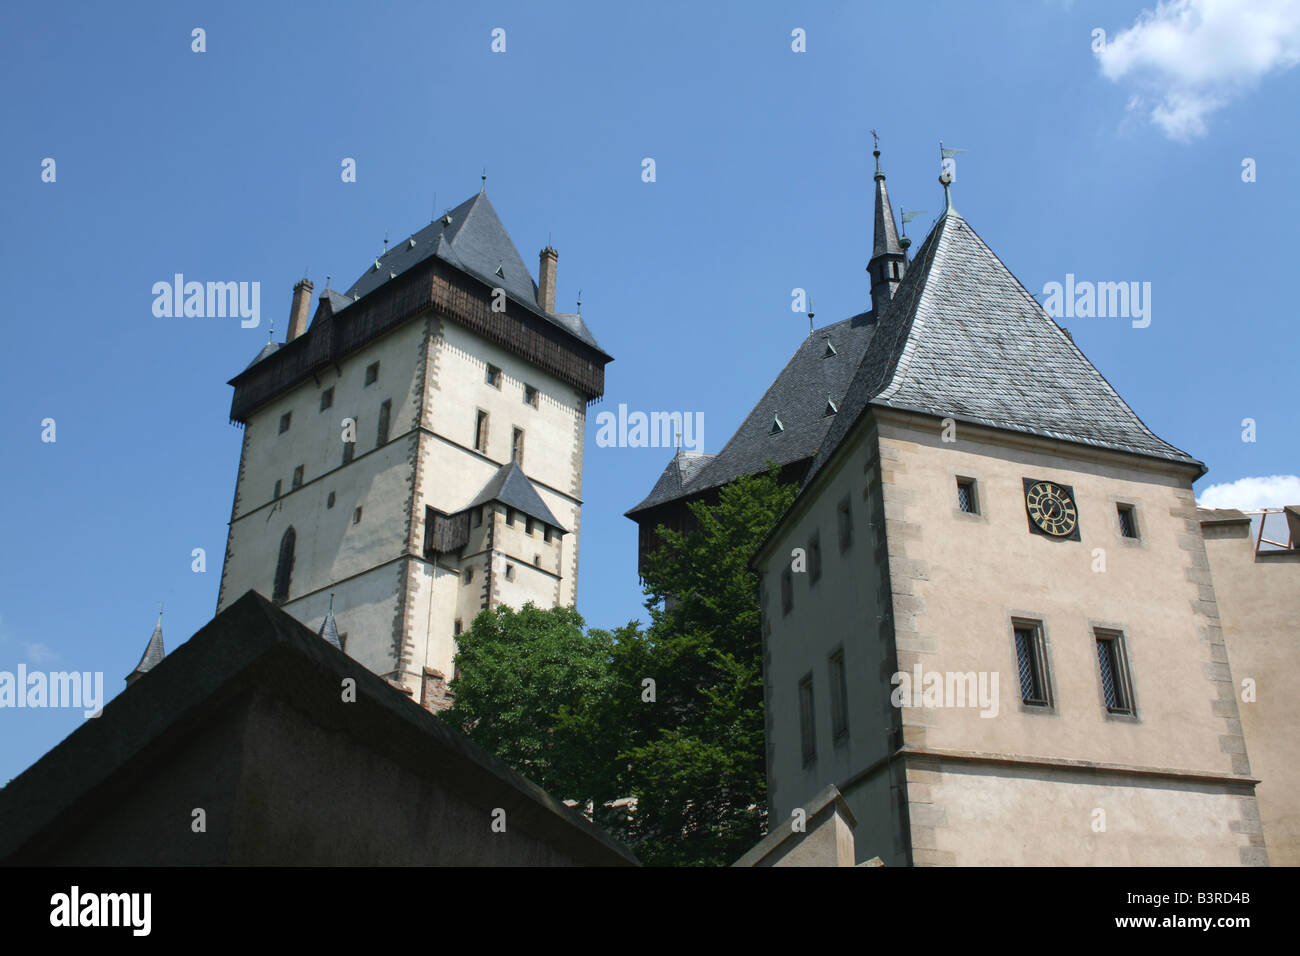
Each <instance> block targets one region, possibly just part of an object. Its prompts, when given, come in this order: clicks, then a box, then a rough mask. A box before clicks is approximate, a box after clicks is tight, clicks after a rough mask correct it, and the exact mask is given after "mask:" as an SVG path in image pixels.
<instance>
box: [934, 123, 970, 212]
mask: <svg viewBox="0 0 1300 956" xmlns="http://www.w3.org/2000/svg"><path fill="white" fill-rule="evenodd" d="M964 152H966V150H964V149H945V148H944V145H943V140H939V165H940V166H941V167H942V171H941V172H940V173H939V182H941V183H942V184H943V205H944V210H943V214H944V215H945V216H947V215H954V216H955V215H956V214H957V210H956V209H954V208H953V207H952V192H951V190H950V189H949V188H948V187H950V186H951V185H952V181H953V180H954V179H955V178H956V177H955V176H954V175H953V172H952V170H953V167H951V166H949V165H948V161H949V160H951V159H953V157H955V156H956V155H957V154H958V153H964Z"/></svg>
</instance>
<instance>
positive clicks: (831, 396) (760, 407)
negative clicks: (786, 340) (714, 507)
mask: <svg viewBox="0 0 1300 956" xmlns="http://www.w3.org/2000/svg"><path fill="white" fill-rule="evenodd" d="M872 319H873V316H872V314H871V313H870V312H863V313H862V314H860V315H855V316H854V317H853V318H851V319H845V320H844V321H842V322H837V323H835V324H834V325H828V326H826V327H825V328H821V329H818V330H817V331H816V332H814V333H812V334H811V335H809V336H808V337H807V338H806V339H804V340H803V342H802V343H801V344H800V345H799V348H798V349H797V350H796V351H795V353H794V355H793V356H792V357H791V358H790V361H789V362H787V363H786V366H785V368H784V369H782V370H781V374H780V375H778V376H777V377H776V381H774V382H773V383H772V384H771V386H770V387H769V388H768V390H767V391H766V392H765V393H764V394H763V397H762V398H761V399H760V400H759V402H758V404H757V405H755V406H754V408H753V409H752V410H751V411H750V413H749V415H748V417H746V419H745V420H744V422H742V423H741V425H740V427H739V428H738V429H736V433H735V434H734V435H732V436H731V440H730V441H728V442H727V444H726V445H724V446H723V447H722V451H720V452H718V454H717V455H703V456H699V457H698V458H697V459H681V460H679V458H678V457H676V456H675V457H674V458H673V460H672V461H670V462H669V463H668V467H667V468H665V469H664V472H663V474H661V475H660V476H659V480H658V481H657V482H656V483H655V486H654V488H653V489H652V490H651V492H650V494H649V495H648V496H647V497H646V498H645V500H644V501H642V502H641V503H640V504H639V505H637V506H636V507H635V508H633V509H631V510H630V511H628V512H627V515H628V516H629V517H631V516H633V515H635V514H637V513H638V512H641V511H644V510H646V509H648V508H653V507H655V506H656V505H661V504H664V503H665V502H668V501H672V500H674V499H677V498H682V497H686V496H691V495H696V494H698V493H700V492H702V491H706V490H707V489H709V488H716V487H719V486H721V485H725V484H726V483H727V482H729V481H734V480H735V479H737V478H739V477H741V476H742V475H752V474H755V473H756V472H760V471H763V470H764V468H765V467H766V465H767V462H768V460H769V459H770V460H771V461H774V462H776V463H777V464H778V465H788V464H790V463H791V462H796V461H800V460H803V459H805V458H811V457H812V455H813V454H814V453H816V451H817V449H818V447H819V446H820V445H821V442H822V439H823V438H824V437H825V436H826V431H827V429H828V428H829V427H830V425H831V422H832V421H834V420H835V419H836V418H837V417H839V415H842V414H843V412H842V411H841V412H840V413H839V414H838V415H829V416H828V415H826V414H825V412H826V409H827V402H828V401H830V402H832V403H834V404H835V405H837V406H839V407H840V408H841V409H842V408H843V402H842V401H841V399H842V398H843V396H844V392H845V390H846V389H847V388H848V387H849V382H850V381H852V379H853V372H854V370H855V369H856V368H857V367H858V363H859V362H860V361H861V359H862V355H863V353H864V352H865V351H866V349H867V346H868V344H869V343H870V342H871V339H872V334H873V333H874V331H875V323H874V322H873V321H872ZM827 341H829V342H830V343H831V345H832V346H833V347H834V351H833V352H831V351H830V350H828V349H827V347H826V343H827ZM828 353H829V354H828ZM774 416H775V417H779V418H780V420H781V425H782V429H780V430H777V431H775V432H774V431H773V428H772V421H773V418H774Z"/></svg>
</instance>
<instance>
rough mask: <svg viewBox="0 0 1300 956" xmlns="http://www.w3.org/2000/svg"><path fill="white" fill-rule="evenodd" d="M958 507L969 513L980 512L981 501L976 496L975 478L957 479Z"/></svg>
mask: <svg viewBox="0 0 1300 956" xmlns="http://www.w3.org/2000/svg"><path fill="white" fill-rule="evenodd" d="M957 507H958V508H960V509H961V510H962V511H964V512H966V513H967V514H968V515H975V514H979V502H978V501H977V500H976V498H975V479H974V478H958V479H957Z"/></svg>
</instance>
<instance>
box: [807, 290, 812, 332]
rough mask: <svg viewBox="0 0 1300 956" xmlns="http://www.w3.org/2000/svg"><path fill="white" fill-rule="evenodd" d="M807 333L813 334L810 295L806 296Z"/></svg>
mask: <svg viewBox="0 0 1300 956" xmlns="http://www.w3.org/2000/svg"><path fill="white" fill-rule="evenodd" d="M808 334H809V335H812V334H813V301H812V296H808Z"/></svg>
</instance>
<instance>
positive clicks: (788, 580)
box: [781, 567, 794, 614]
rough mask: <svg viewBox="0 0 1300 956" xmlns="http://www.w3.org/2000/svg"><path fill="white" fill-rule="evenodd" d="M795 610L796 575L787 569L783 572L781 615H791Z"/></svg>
mask: <svg viewBox="0 0 1300 956" xmlns="http://www.w3.org/2000/svg"><path fill="white" fill-rule="evenodd" d="M793 608H794V574H793V572H791V570H790V569H789V568H788V567H786V568H783V569H782V571H781V613H782V614H789V613H790V611H791V610H792V609H793Z"/></svg>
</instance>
